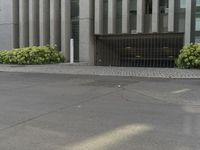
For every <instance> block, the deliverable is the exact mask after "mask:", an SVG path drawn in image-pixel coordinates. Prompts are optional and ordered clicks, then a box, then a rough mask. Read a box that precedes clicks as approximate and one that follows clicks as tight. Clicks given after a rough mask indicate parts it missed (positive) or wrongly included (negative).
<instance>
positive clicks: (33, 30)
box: [29, 0, 39, 46]
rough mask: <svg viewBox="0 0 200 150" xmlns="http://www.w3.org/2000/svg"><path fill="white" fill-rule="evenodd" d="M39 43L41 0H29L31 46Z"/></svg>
mask: <svg viewBox="0 0 200 150" xmlns="http://www.w3.org/2000/svg"><path fill="white" fill-rule="evenodd" d="M37 45H39V0H29V46H37Z"/></svg>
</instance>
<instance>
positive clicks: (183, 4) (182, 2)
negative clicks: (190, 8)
mask: <svg viewBox="0 0 200 150" xmlns="http://www.w3.org/2000/svg"><path fill="white" fill-rule="evenodd" d="M180 8H186V0H180Z"/></svg>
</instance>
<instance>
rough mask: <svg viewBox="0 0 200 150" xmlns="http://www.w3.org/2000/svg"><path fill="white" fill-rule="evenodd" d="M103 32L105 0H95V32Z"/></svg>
mask: <svg viewBox="0 0 200 150" xmlns="http://www.w3.org/2000/svg"><path fill="white" fill-rule="evenodd" d="M102 33H103V0H95V34H102Z"/></svg>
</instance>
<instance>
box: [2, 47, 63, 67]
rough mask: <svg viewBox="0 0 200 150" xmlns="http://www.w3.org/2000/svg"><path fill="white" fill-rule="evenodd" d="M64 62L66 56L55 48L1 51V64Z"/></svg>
mask: <svg viewBox="0 0 200 150" xmlns="http://www.w3.org/2000/svg"><path fill="white" fill-rule="evenodd" d="M64 61H65V59H64V56H63V55H62V54H60V53H59V52H58V51H57V50H56V48H55V47H50V46H33V47H26V48H19V49H13V50H3V51H0V63H1V64H19V65H41V64H55V63H62V62H64Z"/></svg>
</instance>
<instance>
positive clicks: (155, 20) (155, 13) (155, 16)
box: [152, 0, 160, 33]
mask: <svg viewBox="0 0 200 150" xmlns="http://www.w3.org/2000/svg"><path fill="white" fill-rule="evenodd" d="M152 2H153V7H152V32H153V33H155V32H158V30H159V15H160V12H159V10H160V9H159V0H153V1H152Z"/></svg>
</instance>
